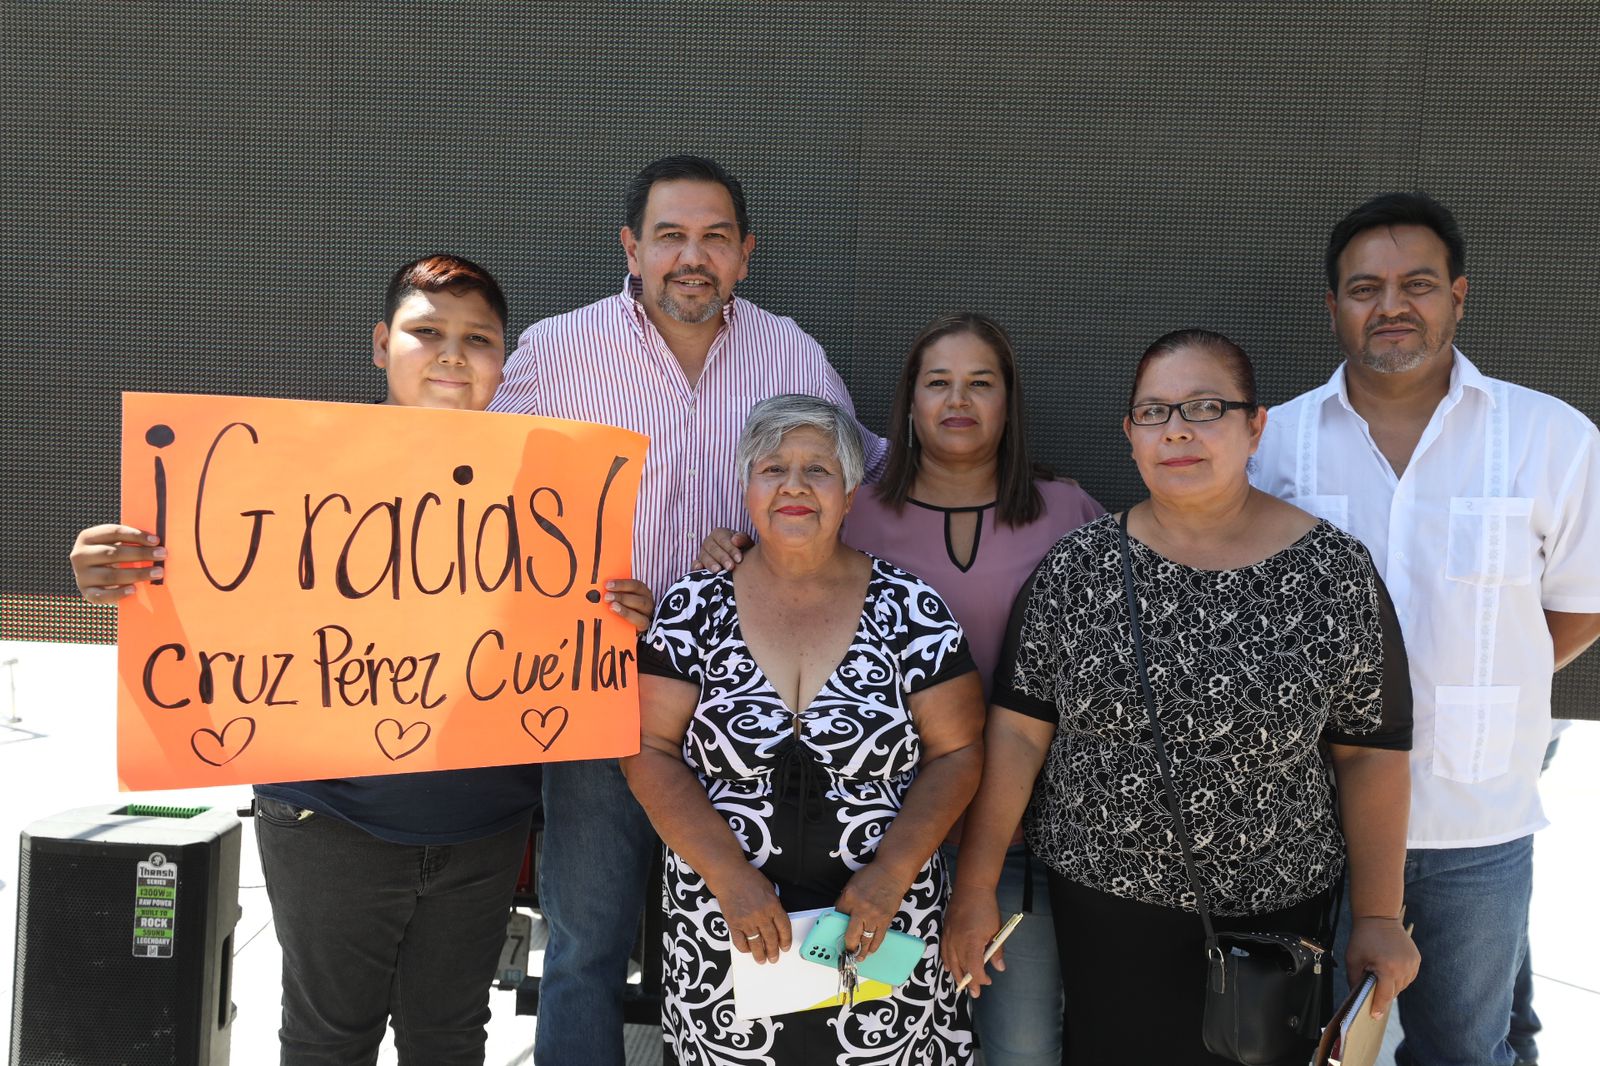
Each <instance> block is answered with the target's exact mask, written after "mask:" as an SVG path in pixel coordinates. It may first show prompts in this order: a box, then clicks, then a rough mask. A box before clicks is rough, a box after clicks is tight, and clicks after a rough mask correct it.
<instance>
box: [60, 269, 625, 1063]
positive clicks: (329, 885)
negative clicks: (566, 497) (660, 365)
mask: <svg viewBox="0 0 1600 1066" xmlns="http://www.w3.org/2000/svg"><path fill="white" fill-rule="evenodd" d="M505 322H506V300H505V295H504V293H503V292H502V291H501V289H500V286H499V284H498V283H497V282H496V281H495V280H494V278H493V277H492V276H491V275H490V274H489V272H488V271H486V270H484V269H483V268H482V267H479V266H477V265H476V264H474V263H472V262H470V261H468V260H466V259H463V258H461V257H459V256H450V255H433V256H428V257H425V258H423V259H419V260H416V261H414V262H411V263H407V264H406V265H404V266H402V267H401V268H400V269H399V270H398V271H396V272H395V274H394V276H393V277H392V279H391V280H390V283H389V288H388V293H387V299H386V303H385V308H384V317H383V320H382V321H380V322H378V323H377V324H376V325H375V326H374V327H373V331H372V361H373V363H374V364H375V365H377V366H378V367H379V368H381V369H382V370H383V371H384V373H385V377H386V379H387V383H388V384H387V397H386V399H385V400H384V402H385V403H388V404H394V405H399V406H412V407H435V408H452V409H457V410H473V411H481V410H483V409H484V408H485V407H486V406H487V405H488V403H489V400H490V398H491V397H492V396H493V395H494V390H495V388H496V387H497V386H498V385H499V383H500V379H501V373H502V368H503V365H504V362H505V337H504V334H505ZM165 557H166V549H165V548H164V547H162V546H161V545H160V544H159V543H158V542H157V538H156V537H155V536H153V535H151V534H148V533H146V532H145V531H143V530H139V529H134V528H132V527H128V526H122V525H103V526H95V527H93V528H90V529H86V530H84V531H83V532H82V533H81V534H79V536H78V540H77V543H76V544H75V545H74V547H73V551H72V567H73V573H74V576H75V578H76V579H77V583H78V588H79V591H80V592H82V594H83V596H84V598H85V599H88V600H90V601H92V602H96V603H113V602H116V601H117V600H119V599H121V598H123V597H125V596H127V595H129V594H130V593H132V592H133V591H134V588H135V585H136V583H137V582H139V581H144V580H148V579H153V578H159V577H161V576H162V574H163V560H164V559H165ZM130 564H132V565H130ZM606 588H607V590H608V592H607V595H606V599H607V600H608V601H610V606H611V610H612V611H613V612H615V613H616V614H618V615H620V616H621V617H622V618H623V619H625V620H626V621H628V622H629V623H631V624H633V625H634V626H636V627H641V628H642V627H643V626H644V625H646V624H647V623H648V621H649V619H650V614H651V611H652V608H653V603H652V600H651V597H650V593H649V591H648V589H647V588H646V587H645V586H644V585H643V584H642V583H641V582H638V581H610V582H607V583H606ZM539 781H540V768H539V767H538V766H536V765H527V766H499V767H487V768H483V769H474V770H447V771H437V772H426V773H415V774H405V775H393V776H382V777H364V778H352V779H344V780H325V781H302V782H290V783H280V784H270V785H258V786H256V788H255V794H256V831H257V842H258V844H259V846H260V851H261V860H262V867H263V870H264V871H265V874H266V881H267V894H268V897H269V899H270V900H271V903H272V910H273V915H274V919H275V921H276V924H277V933H278V940H279V942H280V944H281V945H282V947H283V1028H282V1029H281V1031H280V1034H279V1035H280V1038H281V1041H282V1062H284V1063H286V1064H323V1063H329V1064H332V1063H340V1064H343V1063H353V1062H372V1061H374V1059H375V1058H376V1055H377V1050H378V1047H379V1045H380V1043H381V1042H382V1039H383V1030H384V1025H385V1023H386V1022H388V1021H390V1020H391V1019H392V1023H393V1025H394V1029H395V1044H396V1048H397V1050H398V1052H399V1055H400V1061H401V1062H402V1063H419V1064H420V1063H427V1064H430V1066H432V1064H455V1063H472V1064H477V1063H482V1062H483V1057H484V1043H485V1033H484V1024H485V1022H487V1020H488V1018H489V1007H488V997H489V986H490V982H491V981H492V979H493V977H494V970H495V966H496V964H497V963H498V960H499V957H500V950H501V946H502V944H503V943H504V940H505V927H506V913H507V911H508V909H509V908H510V904H511V896H512V892H513V890H514V887H515V882H516V877H517V872H518V870H519V868H520V863H521V858H522V854H523V849H524V847H525V846H526V843H527V839H528V830H529V822H530V819H531V816H532V811H533V807H534V805H535V804H536V803H537V802H538V795H539Z"/></svg>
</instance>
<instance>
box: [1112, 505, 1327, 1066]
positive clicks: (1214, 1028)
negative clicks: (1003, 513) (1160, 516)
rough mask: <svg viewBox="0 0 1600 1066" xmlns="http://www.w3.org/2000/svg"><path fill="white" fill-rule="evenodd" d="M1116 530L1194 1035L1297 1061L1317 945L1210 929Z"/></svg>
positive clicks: (1257, 1055) (1317, 1025) (1233, 1050)
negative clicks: (1167, 830) (1184, 929)
mask: <svg viewBox="0 0 1600 1066" xmlns="http://www.w3.org/2000/svg"><path fill="white" fill-rule="evenodd" d="M1117 529H1118V531H1119V533H1120V535H1121V539H1122V585H1123V590H1124V592H1125V593H1126V594H1127V598H1128V623H1129V628H1130V631H1131V633H1132V636H1133V662H1134V666H1135V668H1136V669H1137V670H1138V674H1139V692H1140V695H1142V696H1143V697H1144V707H1145V711H1146V712H1148V714H1149V716H1150V735H1151V739H1152V747H1153V748H1154V749H1155V755H1156V762H1157V764H1158V765H1159V766H1160V769H1161V788H1162V791H1163V793H1164V794H1165V796H1166V801H1167V809H1168V811H1169V812H1170V813H1171V814H1172V824H1173V827H1174V828H1175V829H1176V831H1177V835H1178V846H1179V848H1180V849H1182V852H1183V866H1184V869H1185V871H1187V873H1188V876H1189V887H1190V889H1191V890H1192V891H1193V892H1194V899H1195V909H1196V910H1198V911H1199V912H1200V922H1201V924H1202V925H1203V926H1204V927H1205V933H1206V945H1205V949H1206V1009H1205V1021H1204V1024H1203V1026H1202V1029H1201V1037H1202V1039H1203V1040H1204V1042H1205V1046H1206V1050H1207V1051H1210V1052H1211V1053H1212V1054H1213V1055H1220V1056H1222V1057H1223V1058H1228V1059H1232V1060H1234V1061H1235V1062H1239V1063H1244V1064H1245V1066H1304V1064H1305V1063H1306V1062H1308V1061H1309V1060H1310V1057H1311V1053H1312V1050H1313V1048H1315V1046H1316V1040H1317V1035H1318V1033H1319V1032H1320V1031H1321V1028H1322V1022H1323V1015H1324V1014H1325V1013H1326V1012H1327V1007H1328V995H1327V981H1326V979H1325V977H1324V974H1323V972H1322V971H1323V955H1324V954H1325V949H1324V948H1323V947H1322V946H1321V945H1320V944H1318V943H1317V942H1315V941H1314V940H1311V939H1308V938H1307V937H1304V936H1301V935H1300V934H1298V933H1218V932H1217V930H1216V928H1215V927H1214V926H1213V925H1212V924H1211V906H1210V904H1209V902H1208V901H1207V899H1206V893H1205V889H1204V888H1202V887H1201V885H1200V878H1199V875H1198V873H1197V872H1196V870H1195V865H1194V848H1193V846H1192V844H1191V842H1190V838H1189V830H1188V828H1187V827H1186V826H1185V825H1184V821H1183V808H1182V806H1181V805H1180V803H1179V801H1178V790H1177V788H1176V787H1175V786H1174V785H1173V782H1172V761H1171V760H1170V759H1169V758H1168V757H1167V745H1166V740H1165V739H1164V737H1163V734H1162V732H1161V719H1160V718H1159V717H1158V716H1157V715H1156V701H1155V694H1154V693H1153V692H1152V691H1151V688H1150V674H1149V671H1148V670H1147V669H1146V668H1145V658H1144V634H1143V632H1142V630H1141V629H1140V626H1139V596H1138V593H1137V592H1136V591H1135V590H1134V587H1133V551H1132V548H1131V547H1130V546H1129V544H1128V512H1127V511H1124V512H1122V517H1121V519H1120V520H1119V521H1118V523H1117ZM1319 935H1320V934H1319Z"/></svg>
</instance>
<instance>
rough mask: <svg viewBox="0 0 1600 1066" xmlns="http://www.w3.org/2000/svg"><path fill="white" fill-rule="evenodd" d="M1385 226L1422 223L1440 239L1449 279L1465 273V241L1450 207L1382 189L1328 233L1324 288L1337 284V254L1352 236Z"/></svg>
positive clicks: (1428, 198) (1421, 194) (1415, 194)
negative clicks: (1326, 282) (1446, 258)
mask: <svg viewBox="0 0 1600 1066" xmlns="http://www.w3.org/2000/svg"><path fill="white" fill-rule="evenodd" d="M1388 226H1426V227H1428V228H1429V229H1431V230H1433V232H1434V233H1436V234H1437V235H1438V237H1439V239H1440V240H1441V241H1443V242H1444V246H1445V250H1446V251H1447V252H1448V253H1449V256H1450V280H1451V281H1454V280H1456V279H1457V278H1459V277H1460V276H1461V275H1463V274H1465V273H1466V272H1467V242H1466V241H1465V240H1464V239H1463V238H1462V236H1461V227H1460V226H1458V225H1457V224H1456V217H1455V216H1454V215H1452V214H1451V213H1450V209H1449V208H1448V207H1446V206H1445V205H1444V204H1441V203H1440V202H1439V201H1438V200H1435V199H1434V198H1433V197H1431V196H1429V195H1428V194H1427V193H1425V192H1386V193H1384V194H1383V195H1382V196H1374V197H1373V198H1372V199H1370V200H1368V201H1367V202H1366V203H1364V204H1362V205H1361V206H1360V207H1358V208H1356V209H1355V210H1354V211H1351V212H1350V213H1349V214H1348V215H1346V216H1344V217H1343V218H1341V219H1340V220H1339V222H1338V224H1337V225H1335V226H1334V227H1333V232H1332V233H1329V234H1328V251H1327V253H1326V255H1325V256H1324V257H1323V264H1324V266H1325V267H1326V268H1327V271H1328V288H1329V289H1330V290H1331V289H1337V288H1338V287H1339V256H1340V255H1342V254H1343V253H1344V250H1345V248H1346V247H1347V246H1348V245H1349V244H1350V242H1351V241H1353V240H1355V238H1356V236H1357V235H1358V234H1361V233H1365V232H1366V231H1367V230H1369V229H1377V228H1379V227H1388Z"/></svg>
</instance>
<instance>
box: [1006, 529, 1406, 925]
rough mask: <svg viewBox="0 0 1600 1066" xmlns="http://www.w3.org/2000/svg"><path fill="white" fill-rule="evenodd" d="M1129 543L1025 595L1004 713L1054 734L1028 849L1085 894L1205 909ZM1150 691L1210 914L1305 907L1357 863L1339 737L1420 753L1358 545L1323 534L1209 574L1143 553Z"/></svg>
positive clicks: (1079, 543)
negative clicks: (1350, 857) (1156, 744)
mask: <svg viewBox="0 0 1600 1066" xmlns="http://www.w3.org/2000/svg"><path fill="white" fill-rule="evenodd" d="M1121 560H1122V556H1121V552H1120V538H1119V536H1118V533H1117V527H1116V522H1115V517H1114V516H1110V515H1108V516H1106V517H1104V518H1100V519H1098V520H1096V521H1094V522H1091V523H1089V524H1088V525H1086V526H1083V527H1081V528H1079V529H1078V530H1076V531H1074V532H1073V533H1070V534H1068V535H1067V536H1066V537H1065V538H1063V539H1062V540H1061V541H1060V542H1059V543H1058V544H1057V545H1056V547H1055V548H1054V549H1053V550H1052V551H1051V553H1050V554H1049V555H1047V556H1045V558H1044V561H1043V562H1041V563H1040V564H1039V568H1038V569H1037V570H1036V571H1035V572H1034V576H1033V578H1032V579H1031V581H1030V584H1029V585H1028V586H1027V587H1025V588H1024V589H1023V592H1022V594H1021V595H1019V596H1018V598H1017V605H1016V609H1015V611H1014V612H1013V615H1012V623H1011V632H1010V634H1009V635H1008V637H1007V648H1006V651H1005V653H1004V654H1003V656H1002V664H1001V668H1000V674H999V677H998V679H997V681H996V685H995V695H994V702H995V703H997V704H999V705H1002V706H1005V707H1007V708H1010V709H1011V710H1014V711H1018V712H1020V713H1023V714H1027V715H1030V716H1033V717H1037V718H1041V719H1045V720H1047V721H1050V722H1054V723H1056V732H1055V738H1054V740H1053V741H1052V742H1051V748H1050V752H1049V755H1048V756H1047V758H1046V760H1045V765H1044V768H1043V770H1042V772H1041V773H1040V775H1039V781H1038V784H1037V785H1036V786H1035V789H1034V795H1033V802H1032V803H1031V804H1030V806H1029V809H1028V815H1027V818H1026V820H1025V825H1026V828H1027V838H1028V846H1029V848H1030V849H1031V850H1032V851H1033V853H1034V854H1035V855H1036V856H1038V857H1039V858H1040V859H1041V860H1043V861H1044V862H1045V863H1047V864H1048V865H1049V866H1050V867H1051V868H1052V869H1053V870H1055V871H1056V872H1057V873H1058V874H1060V875H1062V876H1063V877H1066V878H1067V879H1068V880H1071V881H1074V882H1076V883H1077V884H1080V885H1083V886H1085V887H1087V888H1094V889H1098V890H1100V891H1102V892H1106V893H1109V894H1111V895H1113V896H1120V897H1122V898H1124V899H1131V900H1137V901H1139V902H1142V903H1150V904H1155V905H1157V906H1164V907H1174V908H1178V909H1182V910H1194V909H1195V901H1194V893H1193V892H1192V891H1191V890H1190V888H1189V879H1188V877H1187V875H1186V873H1185V871H1184V866H1183V857H1182V853H1181V851H1180V848H1179V846H1178V843H1177V838H1176V837H1175V836H1174V834H1173V831H1172V818H1171V815H1170V814H1169V813H1168V811H1167V807H1166V801H1165V798H1164V794H1163V792H1162V789H1161V778H1160V771H1159V769H1158V767H1157V763H1156V757H1155V753H1154V750H1153V748H1152V745H1151V733H1150V723H1149V719H1148V715H1147V712H1146V710H1145V706H1144V701H1143V699H1142V697H1141V696H1140V693H1139V688H1138V677H1137V674H1136V672H1135V669H1134V663H1133V652H1132V644H1131V641H1130V638H1129V629H1128V608H1127V601H1126V599H1125V594H1124V591H1123V581H1122V562H1121ZM1132 562H1133V575H1134V587H1135V588H1136V589H1137V590H1138V593H1139V602H1140V606H1139V615H1140V625H1141V626H1142V628H1143V631H1144V640H1145V654H1146V657H1147V662H1148V664H1149V671H1150V687H1151V689H1152V691H1153V693H1154V695H1155V703H1156V707H1157V708H1158V710H1159V713H1160V715H1161V723H1162V732H1163V733H1164V734H1165V735H1166V740H1167V751H1168V754H1169V756H1170V757H1171V759H1172V767H1173V775H1174V777H1175V778H1176V782H1175V783H1176V786H1177V791H1178V796H1179V799H1180V801H1181V803H1182V805H1183V816H1184V821H1185V823H1186V824H1187V827H1188V830H1189V833H1190V835H1191V836H1192V837H1193V838H1194V857H1195V864H1196V867H1197V869H1198V873H1199V877H1200V880H1201V882H1202V883H1203V884H1204V885H1205V889H1206V893H1207V895H1208V896H1209V897H1210V902H1211V908H1212V910H1213V911H1214V912H1215V913H1217V914H1220V915H1252V914H1261V913H1264V912H1268V911H1274V910H1278V909H1281V908H1284V907H1288V906H1291V905H1293V904H1295V903H1298V902H1300V901H1301V900H1305V899H1309V898H1310V897H1312V896H1314V895H1316V894H1317V893H1318V892H1321V891H1323V890H1324V889H1326V888H1327V887H1328V886H1329V885H1331V884H1333V883H1334V881H1335V879H1336V878H1337V877H1338V876H1339V873H1340V871H1341V870H1342V869H1343V867H1344V851H1345V847H1344V838H1343V837H1342V835H1341V834H1340V832H1339V826H1338V819H1337V817H1336V815H1335V809H1334V792H1333V779H1332V774H1331V773H1330V771H1329V768H1328V766H1327V764H1326V762H1325V761H1324V759H1323V757H1322V755H1321V752H1320V750H1319V744H1320V743H1321V742H1323V741H1328V742H1331V743H1334V744H1343V745H1349V746H1358V747H1375V748H1390V749H1400V750H1405V749H1409V748H1410V746H1411V688H1410V679H1409V673H1408V669H1407V666H1406V657H1405V647H1404V644H1403V643H1402V641H1401V638H1400V630H1399V624H1398V622H1397V621H1396V620H1395V617H1394V608H1393V606H1392V605H1391V604H1390V602H1389V597H1388V593H1387V591H1386V590H1385V589H1384V588H1383V583H1382V582H1381V581H1380V580H1379V578H1378V575H1377V573H1376V571H1375V570H1374V569H1373V566H1372V560H1371V558H1370V557H1369V556H1368V555H1367V551H1366V549H1365V548H1364V547H1362V546H1361V543H1360V542H1359V541H1357V540H1356V539H1355V538H1354V537H1351V536H1350V535H1349V534H1347V533H1343V532H1341V531H1340V530H1338V529H1337V528H1335V527H1334V526H1332V525H1329V524H1328V523H1327V522H1320V521H1319V522H1318V524H1317V525H1316V526H1315V527H1313V528H1312V529H1311V530H1310V531H1309V532H1307V533H1306V534H1305V535H1304V536H1303V537H1301V538H1300V539H1299V540H1298V541H1296V542H1295V543H1294V544H1292V545H1290V546H1289V547H1287V548H1285V549H1283V550H1282V551H1280V552H1278V553H1276V554H1274V555H1272V556H1270V557H1268V558H1266V559H1264V560H1262V561H1261V562H1259V563H1256V564H1254V565H1252V566H1245V567H1240V568H1237V569H1233V570H1197V569H1194V568H1191V567H1187V566H1183V565H1181V564H1179V563H1175V562H1172V561H1171V560H1169V559H1166V558H1163V557H1162V556H1160V555H1158V554H1157V553H1155V552H1154V551H1152V550H1150V549H1149V548H1148V547H1146V546H1145V545H1143V544H1141V543H1139V542H1138V541H1136V540H1135V541H1132Z"/></svg>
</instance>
